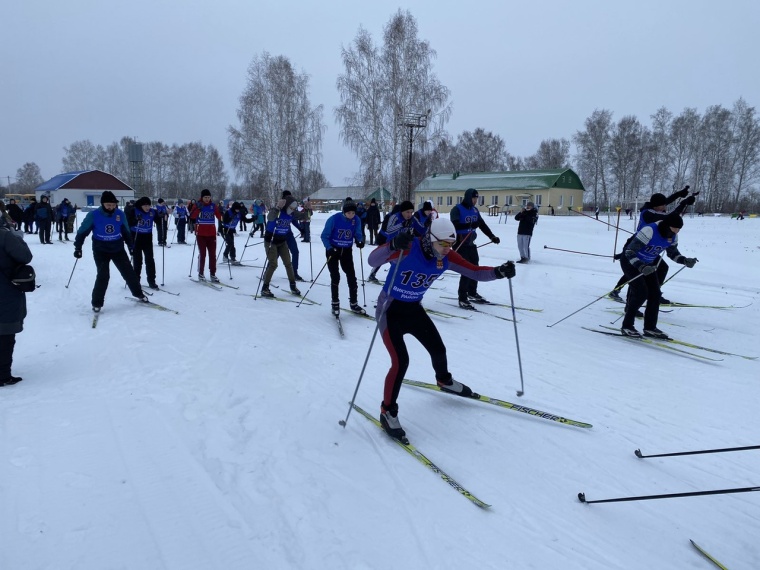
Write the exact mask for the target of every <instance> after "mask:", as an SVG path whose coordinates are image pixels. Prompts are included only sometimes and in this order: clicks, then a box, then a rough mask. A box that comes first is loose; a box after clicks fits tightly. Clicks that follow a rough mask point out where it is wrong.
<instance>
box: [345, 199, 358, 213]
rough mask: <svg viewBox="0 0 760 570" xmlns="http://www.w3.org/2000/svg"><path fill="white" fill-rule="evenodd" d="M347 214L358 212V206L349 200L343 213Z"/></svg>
mask: <svg viewBox="0 0 760 570" xmlns="http://www.w3.org/2000/svg"><path fill="white" fill-rule="evenodd" d="M346 212H356V204H355V203H354V202H353V201H350V200H348V201H346V203H345V204H343V213H344V214H345V213H346Z"/></svg>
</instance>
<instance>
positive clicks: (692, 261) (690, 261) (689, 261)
mask: <svg viewBox="0 0 760 570" xmlns="http://www.w3.org/2000/svg"><path fill="white" fill-rule="evenodd" d="M697 261H699V260H698V259H697V258H696V257H684V258H683V259H682V260H681V263H683V264H684V265H685V266H686V267H688V268H689V269H691V268H692V267H694V266H695V265H696V264H697Z"/></svg>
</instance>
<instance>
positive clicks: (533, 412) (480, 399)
mask: <svg viewBox="0 0 760 570" xmlns="http://www.w3.org/2000/svg"><path fill="white" fill-rule="evenodd" d="M404 384H408V385H409V386H416V387H417V388H425V389H426V390H433V391H436V392H441V393H443V394H446V393H447V392H444V391H443V390H441V388H440V387H439V386H438V385H436V384H428V383H426V382H418V381H417V380H409V379H408V378H404ZM460 397H461V396H457V398H460ZM465 399H466V400H474V401H476V402H483V403H484V404H491V405H493V406H499V407H500V408H506V409H508V410H512V411H513V412H521V413H523V414H528V415H529V416H535V417H537V418H542V419H544V420H550V421H553V422H557V423H560V424H567V425H570V426H575V427H580V428H590V427H593V426H592V425H591V424H589V423H586V422H580V421H578V420H571V419H569V418H564V417H562V416H558V415H557V414H552V413H549V412H542V411H541V410H536V409H534V408H529V407H528V406H523V405H521V404H513V403H512V402H507V401H505V400H499V399H497V398H491V397H489V396H483V395H482V394H477V398H465Z"/></svg>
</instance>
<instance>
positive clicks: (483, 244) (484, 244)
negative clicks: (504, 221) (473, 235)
mask: <svg viewBox="0 0 760 570" xmlns="http://www.w3.org/2000/svg"><path fill="white" fill-rule="evenodd" d="M492 243H493V241H491V240H488V241H487V242H486V243H482V244H480V245H479V246H478V247H477V248H476V249H480V248H481V247H485V246H487V245H490V244H492Z"/></svg>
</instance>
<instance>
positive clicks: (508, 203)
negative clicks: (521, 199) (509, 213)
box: [504, 194, 513, 206]
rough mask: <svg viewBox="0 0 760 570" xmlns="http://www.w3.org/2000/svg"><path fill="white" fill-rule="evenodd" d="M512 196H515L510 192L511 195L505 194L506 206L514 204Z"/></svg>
mask: <svg viewBox="0 0 760 570" xmlns="http://www.w3.org/2000/svg"><path fill="white" fill-rule="evenodd" d="M512 198H513V196H512V194H510V195H509V196H504V205H505V206H511V205H512Z"/></svg>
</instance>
